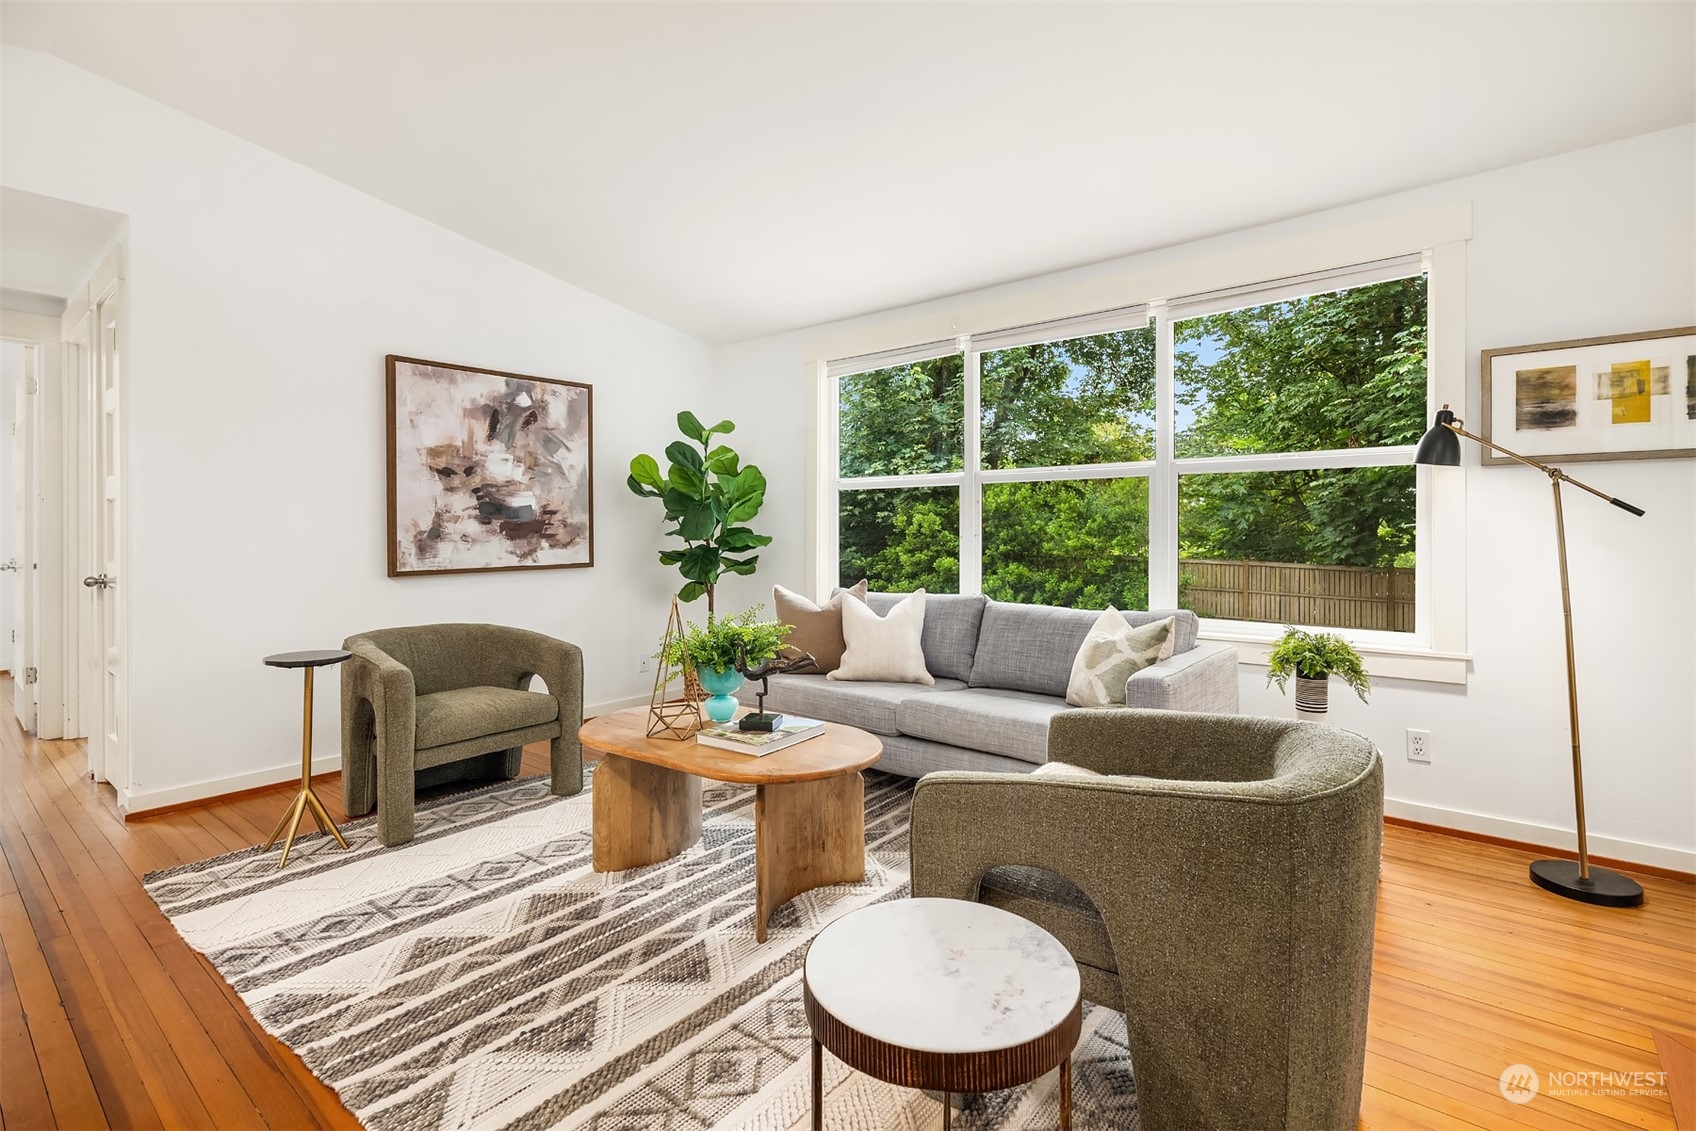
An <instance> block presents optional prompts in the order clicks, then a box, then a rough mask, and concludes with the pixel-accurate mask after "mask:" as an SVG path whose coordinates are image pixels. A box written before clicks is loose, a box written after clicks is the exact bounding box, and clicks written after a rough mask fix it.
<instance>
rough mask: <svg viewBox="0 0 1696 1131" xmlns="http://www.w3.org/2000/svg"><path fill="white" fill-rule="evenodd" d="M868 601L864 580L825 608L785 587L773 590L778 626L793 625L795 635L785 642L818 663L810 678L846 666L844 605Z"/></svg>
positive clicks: (843, 590)
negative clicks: (844, 662) (842, 665)
mask: <svg viewBox="0 0 1696 1131" xmlns="http://www.w3.org/2000/svg"><path fill="white" fill-rule="evenodd" d="M865 599H866V583H865V581H864V580H862V581H861V582H860V583H859V584H858V585H856V586H854V587H853V588H851V589H839V590H837V592H836V596H834V597H832V598H831V599H830V600H828V601H826V602H825V603H824V604H822V605H815V604H813V603H812V602H811V601H809V600H807V599H806V598H805V597H803V596H801V594H799V593H793V592H791V591H789V590H788V589H785V588H784V587H783V586H781V585H773V586H772V587H771V603H772V604H773V605H774V606H776V608H777V623H778V624H787V625H790V626H791V627H792V628H793V629H794V631H792V632H791V633H790V634H789V637H788V639H786V640H785V641H784V643H785V644H787V645H788V646H789V647H791V648H799V649H800V650H801V651H803V652H806V653H808V654H809V655H811V656H812V657H813V659H814V660H815V661H817V666H816V667H812V668H808V669H807V674H808V675H829V674H830V673H831V672H833V671H835V670H836V669H837V667H838V666H839V665H840V664H841V663H842V650H843V649H844V648H846V647H847V644H846V643H845V642H844V641H843V639H842V603H843V602H844V601H859V602H861V603H862V604H863V603H864V602H865Z"/></svg>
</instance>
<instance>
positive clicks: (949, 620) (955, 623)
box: [866, 593, 988, 679]
mask: <svg viewBox="0 0 1696 1131" xmlns="http://www.w3.org/2000/svg"><path fill="white" fill-rule="evenodd" d="M905 596H906V594H905V593H868V594H866V604H868V605H870V606H871V607H872V611H873V612H875V613H877V615H878V616H880V617H883V616H888V615H889V610H890V609H893V608H894V607H895V606H896V604H897V603H898V602H899V601H900V600H901V599H902V598H903V597H905ZM986 604H988V602H987V601H986V600H985V599H984V598H983V597H962V596H960V595H959V594H957V593H927V594H925V629H924V635H923V636H922V637H921V638H920V640H919V646H920V647H921V648H923V649H924V653H925V668H926V669H927V670H928V671H929V672H930V674H931V675H933V676H935V677H937V678H938V679H970V678H971V676H972V662H973V660H974V659H975V658H976V656H977V649H978V626H979V624H980V623H981V622H982V621H983V610H984V606H985V605H986Z"/></svg>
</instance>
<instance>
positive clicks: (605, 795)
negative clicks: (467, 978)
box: [577, 707, 883, 942]
mask: <svg viewBox="0 0 1696 1131" xmlns="http://www.w3.org/2000/svg"><path fill="white" fill-rule="evenodd" d="M647 731H648V709H647V708H646V707H631V708H629V709H628V710H624V711H616V712H614V713H612V714H610V715H602V716H600V717H599V718H595V719H591V720H589V721H588V722H586V723H584V724H583V727H582V729H581V730H579V731H578V732H577V737H578V739H579V741H581V742H582V743H583V745H584V746H586V747H588V748H589V749H590V750H597V751H599V752H600V753H602V754H604V755H606V757H605V758H604V759H602V761H601V764H600V765H599V766H598V767H596V769H595V778H594V786H593V788H592V790H591V796H592V798H593V806H594V841H595V871H597V872H621V871H623V870H624V869H626V868H640V867H642V866H643V865H645V864H657V863H659V862H660V861H662V860H669V859H671V858H672V857H673V856H676V855H677V854H678V853H680V852H682V851H683V850H684V849H686V848H688V847H689V846H690V845H692V844H694V843H695V842H696V841H698V840H700V839H701V779H702V778H711V779H713V780H714V781H722V782H737V783H740V784H743V785H751V786H753V787H754V937H755V938H756V939H758V940H759V941H760V942H765V941H766V922H767V920H769V919H770V917H771V913H772V912H773V911H774V910H776V909H777V908H778V907H781V906H782V905H783V904H785V903H788V902H789V901H790V900H791V899H794V898H795V897H796V896H798V895H800V894H801V893H802V892H805V891H812V890H813V889H814V888H818V887H824V886H826V885H827V884H853V883H859V882H860V881H861V880H863V879H865V878H866V788H865V781H864V779H862V778H861V777H860V771H861V770H863V769H865V768H866V767H868V766H870V765H871V764H872V763H874V762H876V761H877V760H878V759H879V758H881V757H883V743H882V742H880V741H879V740H878V738H877V736H876V735H873V734H868V733H866V732H865V731H863V730H859V729H857V728H855V727H850V726H841V725H839V724H837V723H826V724H825V732H824V733H823V734H821V735H820V736H819V737H817V738H809V739H808V740H807V741H805V742H801V743H797V744H796V745H794V746H791V747H789V748H788V749H785V750H779V751H778V752H777V753H775V754H766V755H762V756H760V757H755V756H754V755H752V754H739V753H737V752H736V751H734V750H719V749H717V748H715V747H711V746H701V745H700V744H698V743H697V742H696V741H695V740H694V739H693V738H686V739H682V740H678V739H666V738H649V737H648V733H647Z"/></svg>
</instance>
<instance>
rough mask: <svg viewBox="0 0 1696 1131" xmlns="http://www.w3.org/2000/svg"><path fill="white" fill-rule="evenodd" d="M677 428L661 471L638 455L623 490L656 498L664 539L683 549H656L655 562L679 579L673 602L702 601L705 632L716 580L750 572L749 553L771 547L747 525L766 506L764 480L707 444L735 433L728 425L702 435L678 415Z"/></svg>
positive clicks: (690, 419) (721, 447) (754, 557)
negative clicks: (673, 569)
mask: <svg viewBox="0 0 1696 1131" xmlns="http://www.w3.org/2000/svg"><path fill="white" fill-rule="evenodd" d="M677 429H678V431H680V432H682V433H683V435H684V439H683V440H674V441H672V443H670V444H669V445H667V446H666V449H665V458H666V462H667V464H668V466H667V467H666V468H664V469H663V470H662V469H661V467H660V462H659V460H657V459H655V458H654V457H653V456H650V455H639V456H637V457H636V458H635V459H633V460H631V461H630V478H629V479H627V480H625V483H626V485H627V486H628V487H629V488H630V490H631V491H632V492H633V493H634V494H637V495H640V496H642V497H643V498H648V499H658V500H659V501H660V505H661V506H663V507H664V508H665V520H666V522H668V523H673V524H675V525H673V526H672V527H671V528H670V529H668V530H667V531H666V534H667V535H669V536H671V537H673V538H677V539H679V540H680V541H682V543H683V548H682V549H669V550H661V551H660V561H661V562H662V563H664V564H665V565H669V566H676V567H677V572H678V573H680V574H682V575H683V587H682V588H681V589H679V590H678V591H677V596H678V599H679V600H682V601H695V600H699V599H700V598H701V597H706V599H707V623H708V624H709V625H710V624H711V623H712V619H713V594H714V591H715V590H716V589H717V587H718V581H719V578H721V577H723V576H724V575H725V574H726V573H737V574H744V575H746V574H751V573H753V572H754V568H755V567H756V566H757V565H758V564H759V561H760V557H759V555H758V554H755V553H751V552H750V551H753V550H758V549H759V548H760V547H761V546H768V545H770V544H771V537H770V536H769V535H766V534H756V533H754V531H753V530H752V529H750V528H749V527H748V526H747V525H746V524H747V523H748V522H750V521H752V520H753V518H754V516H755V515H757V514H759V513H760V507H761V506H763V505H764V504H765V501H766V477H765V476H764V475H763V474H761V472H760V469H759V468H758V467H755V466H754V465H753V464H748V465H747V466H746V467H744V466H742V461H741V457H740V456H738V455H737V454H736V452H735V451H734V450H733V449H731V448H730V447H729V446H728V445H725V444H715V443H713V437H715V436H725V435H729V434H730V433H732V432H734V431H736V425H735V424H733V423H731V422H730V421H728V420H721V421H719V422H718V423H717V424H714V425H713V426H712V427H710V428H709V427H707V426H705V425H703V424H702V423H701V421H700V420H699V418H697V417H696V416H695V414H694V413H692V412H688V411H685V412H680V413H678V414H677Z"/></svg>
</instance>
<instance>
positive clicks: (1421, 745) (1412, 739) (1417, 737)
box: [1407, 727, 1431, 766]
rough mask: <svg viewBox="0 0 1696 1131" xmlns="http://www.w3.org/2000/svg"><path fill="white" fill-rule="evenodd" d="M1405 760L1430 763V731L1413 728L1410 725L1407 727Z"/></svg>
mask: <svg viewBox="0 0 1696 1131" xmlns="http://www.w3.org/2000/svg"><path fill="white" fill-rule="evenodd" d="M1407 760H1408V761H1409V762H1423V763H1424V764H1425V765H1427V766H1429V765H1430V764H1431V732H1430V731H1428V730H1414V729H1413V728H1412V727H1409V728H1408V732H1407Z"/></svg>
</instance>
